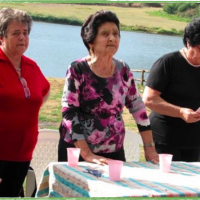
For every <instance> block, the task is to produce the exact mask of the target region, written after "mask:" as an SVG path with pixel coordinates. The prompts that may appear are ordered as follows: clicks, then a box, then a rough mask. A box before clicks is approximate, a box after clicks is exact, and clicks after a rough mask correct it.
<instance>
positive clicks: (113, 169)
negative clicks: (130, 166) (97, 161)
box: [108, 160, 123, 181]
mask: <svg viewBox="0 0 200 200" xmlns="http://www.w3.org/2000/svg"><path fill="white" fill-rule="evenodd" d="M122 166H123V161H121V160H108V167H109V178H110V180H111V181H119V180H120V178H121V171H122Z"/></svg>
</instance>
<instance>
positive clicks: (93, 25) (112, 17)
mask: <svg viewBox="0 0 200 200" xmlns="http://www.w3.org/2000/svg"><path fill="white" fill-rule="evenodd" d="M106 22H113V23H115V24H116V26H117V28H118V30H119V32H120V28H119V23H120V22H119V19H118V18H117V15H116V14H115V13H113V12H111V11H107V10H100V11H98V12H96V13H94V14H92V15H90V16H89V17H88V19H87V20H86V21H85V22H84V23H83V25H82V28H81V37H82V39H83V42H84V44H85V46H86V48H87V49H88V51H89V50H90V47H89V44H92V43H93V42H94V40H95V38H96V36H97V32H98V28H99V27H100V26H101V25H102V24H104V23H106Z"/></svg>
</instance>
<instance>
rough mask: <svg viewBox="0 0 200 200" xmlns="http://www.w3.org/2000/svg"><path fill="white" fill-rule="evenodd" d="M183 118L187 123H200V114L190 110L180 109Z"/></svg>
mask: <svg viewBox="0 0 200 200" xmlns="http://www.w3.org/2000/svg"><path fill="white" fill-rule="evenodd" d="M180 115H181V118H182V119H183V120H184V121H185V122H187V123H194V122H198V121H200V113H197V112H195V111H193V110H192V109H189V108H181V109H180Z"/></svg>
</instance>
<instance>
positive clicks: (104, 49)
mask: <svg viewBox="0 0 200 200" xmlns="http://www.w3.org/2000/svg"><path fill="white" fill-rule="evenodd" d="M119 41H120V37H119V30H118V28H117V26H116V24H115V23H112V22H106V23H104V24H102V25H101V26H100V27H99V28H98V32H97V36H96V38H95V40H94V42H93V44H92V47H93V51H94V54H95V55H111V56H113V55H114V54H115V53H116V52H117V50H118V48H119Z"/></svg>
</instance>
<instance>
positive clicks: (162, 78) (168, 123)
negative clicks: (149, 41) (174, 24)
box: [146, 51, 200, 147]
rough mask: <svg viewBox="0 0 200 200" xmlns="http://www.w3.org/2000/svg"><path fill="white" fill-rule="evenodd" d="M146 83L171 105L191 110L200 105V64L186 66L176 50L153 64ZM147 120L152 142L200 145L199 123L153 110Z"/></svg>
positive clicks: (187, 64)
mask: <svg viewBox="0 0 200 200" xmlns="http://www.w3.org/2000/svg"><path fill="white" fill-rule="evenodd" d="M146 85H147V86H148V87H150V88H152V89H155V90H158V91H159V92H161V97H162V98H163V99H164V100H166V101H167V102H169V103H171V104H174V105H177V106H180V107H185V108H191V109H193V110H196V109H197V108H198V107H199V106H200V67H194V66H192V65H190V64H189V63H188V62H187V61H186V59H185V58H184V57H183V56H182V55H181V53H180V52H179V51H176V52H172V53H169V54H166V55H164V56H162V57H161V58H159V59H158V60H157V61H156V62H155V63H154V64H153V66H152V69H151V71H150V74H149V77H148V80H147V84H146ZM150 120H151V125H152V131H153V137H154V140H155V142H157V143H164V144H170V145H173V146H181V147H182V146H199V145H200V122H196V123H186V122H185V121H184V120H182V119H181V118H175V117H169V116H165V115H160V114H158V113H155V112H152V113H151V114H150Z"/></svg>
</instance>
